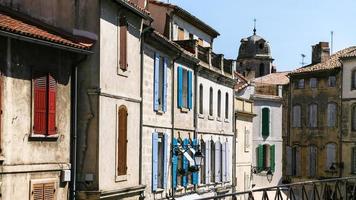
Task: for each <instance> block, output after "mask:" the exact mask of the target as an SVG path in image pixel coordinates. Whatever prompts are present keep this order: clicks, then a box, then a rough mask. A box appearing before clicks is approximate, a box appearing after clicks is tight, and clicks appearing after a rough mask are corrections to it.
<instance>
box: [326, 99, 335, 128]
mask: <svg viewBox="0 0 356 200" xmlns="http://www.w3.org/2000/svg"><path fill="white" fill-rule="evenodd" d="M327 115H328V116H327V117H328V127H335V126H336V116H337V112H336V103H328V110H327Z"/></svg>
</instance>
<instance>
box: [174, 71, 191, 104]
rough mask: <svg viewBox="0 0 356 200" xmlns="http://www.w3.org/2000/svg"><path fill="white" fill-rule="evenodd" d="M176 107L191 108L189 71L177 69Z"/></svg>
mask: <svg viewBox="0 0 356 200" xmlns="http://www.w3.org/2000/svg"><path fill="white" fill-rule="evenodd" d="M177 71H178V107H179V108H187V109H192V106H193V101H192V98H193V92H192V91H193V90H192V78H193V74H192V72H191V71H189V70H186V69H183V68H182V67H181V66H179V67H178V69H177Z"/></svg>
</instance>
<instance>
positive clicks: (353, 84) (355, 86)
mask: <svg viewBox="0 0 356 200" xmlns="http://www.w3.org/2000/svg"><path fill="white" fill-rule="evenodd" d="M351 76H352V82H351V89H352V90H355V89H356V69H354V70H352V75H351Z"/></svg>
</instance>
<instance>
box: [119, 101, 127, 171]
mask: <svg viewBox="0 0 356 200" xmlns="http://www.w3.org/2000/svg"><path fill="white" fill-rule="evenodd" d="M127 115H128V114H127V108H126V106H124V105H122V106H120V107H119V112H118V130H119V133H118V142H117V149H118V150H117V151H118V152H117V175H118V176H121V175H125V174H126V171H127V169H126V168H127V164H126V163H127V162H126V161H127V142H126V141H127Z"/></svg>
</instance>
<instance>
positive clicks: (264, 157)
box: [257, 144, 275, 172]
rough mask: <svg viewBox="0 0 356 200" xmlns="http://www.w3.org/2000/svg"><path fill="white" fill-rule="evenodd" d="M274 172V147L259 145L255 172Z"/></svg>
mask: <svg viewBox="0 0 356 200" xmlns="http://www.w3.org/2000/svg"><path fill="white" fill-rule="evenodd" d="M268 169H271V171H274V170H275V145H269V144H264V145H262V144H260V145H258V147H257V170H258V171H259V172H261V171H267V170H268Z"/></svg>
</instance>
